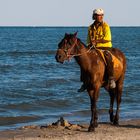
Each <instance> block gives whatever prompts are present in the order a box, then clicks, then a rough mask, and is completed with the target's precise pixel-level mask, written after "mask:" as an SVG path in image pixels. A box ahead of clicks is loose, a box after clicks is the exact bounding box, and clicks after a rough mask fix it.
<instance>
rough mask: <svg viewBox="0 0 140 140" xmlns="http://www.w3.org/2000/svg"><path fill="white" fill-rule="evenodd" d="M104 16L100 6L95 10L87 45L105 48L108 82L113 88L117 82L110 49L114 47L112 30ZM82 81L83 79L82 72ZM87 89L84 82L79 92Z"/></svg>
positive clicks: (89, 28)
mask: <svg viewBox="0 0 140 140" xmlns="http://www.w3.org/2000/svg"><path fill="white" fill-rule="evenodd" d="M103 17H104V11H103V9H101V8H99V9H95V10H93V15H92V19H93V20H95V21H94V22H93V23H92V24H91V25H90V26H89V27H88V35H87V46H88V47H89V48H90V47H94V48H97V49H101V50H104V51H103V53H104V57H105V61H106V63H107V65H106V70H107V74H108V84H109V87H110V88H112V89H113V88H115V87H116V83H115V80H114V77H113V61H112V56H111V54H110V50H111V49H112V42H111V31H110V27H109V25H108V24H107V23H106V22H104V21H103ZM81 81H83V79H82V72H81ZM85 89H86V85H85V84H83V85H82V86H81V88H80V89H79V90H78V92H83V91H84V90H85Z"/></svg>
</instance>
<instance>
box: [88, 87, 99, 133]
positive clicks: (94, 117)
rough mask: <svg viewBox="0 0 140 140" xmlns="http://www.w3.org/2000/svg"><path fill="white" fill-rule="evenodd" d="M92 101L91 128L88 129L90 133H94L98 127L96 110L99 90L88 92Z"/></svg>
mask: <svg viewBox="0 0 140 140" xmlns="http://www.w3.org/2000/svg"><path fill="white" fill-rule="evenodd" d="M88 93H89V96H90V101H91V121H90V126H89V128H88V131H89V132H91V131H94V130H95V127H97V126H98V123H97V120H98V114H97V109H96V103H97V99H98V94H99V89H95V90H90V91H88Z"/></svg>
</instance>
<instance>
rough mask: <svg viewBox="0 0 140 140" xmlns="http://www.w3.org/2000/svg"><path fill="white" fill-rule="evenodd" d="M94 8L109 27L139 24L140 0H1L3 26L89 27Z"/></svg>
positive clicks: (0, 15) (0, 11)
mask: <svg viewBox="0 0 140 140" xmlns="http://www.w3.org/2000/svg"><path fill="white" fill-rule="evenodd" d="M95 8H102V9H104V11H105V15H104V20H105V21H106V22H107V23H108V24H109V25H110V26H140V0H0V26H89V25H90V24H91V23H92V22H93V21H92V12H93V10H94V9H95Z"/></svg>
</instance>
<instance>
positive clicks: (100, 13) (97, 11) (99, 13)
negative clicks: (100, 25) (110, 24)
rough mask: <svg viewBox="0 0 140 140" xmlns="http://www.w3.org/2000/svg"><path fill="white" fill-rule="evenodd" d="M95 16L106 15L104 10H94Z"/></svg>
mask: <svg viewBox="0 0 140 140" xmlns="http://www.w3.org/2000/svg"><path fill="white" fill-rule="evenodd" d="M93 14H97V15H103V14H104V10H103V9H101V8H98V9H95V10H93Z"/></svg>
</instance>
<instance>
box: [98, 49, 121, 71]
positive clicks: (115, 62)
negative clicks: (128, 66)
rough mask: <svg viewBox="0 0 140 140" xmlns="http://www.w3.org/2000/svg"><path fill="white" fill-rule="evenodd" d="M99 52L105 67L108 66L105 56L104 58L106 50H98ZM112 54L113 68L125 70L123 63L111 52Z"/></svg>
mask: <svg viewBox="0 0 140 140" xmlns="http://www.w3.org/2000/svg"><path fill="white" fill-rule="evenodd" d="M96 50H97V52H98V53H99V54H100V56H101V57H102V59H103V61H104V63H105V65H107V62H106V59H105V56H104V50H102V49H97V48H96ZM108 52H109V53H110V54H111V57H112V61H113V68H114V69H115V68H123V65H122V63H121V61H120V60H119V59H118V58H117V57H116V56H114V55H113V54H112V53H111V52H110V51H108Z"/></svg>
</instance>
